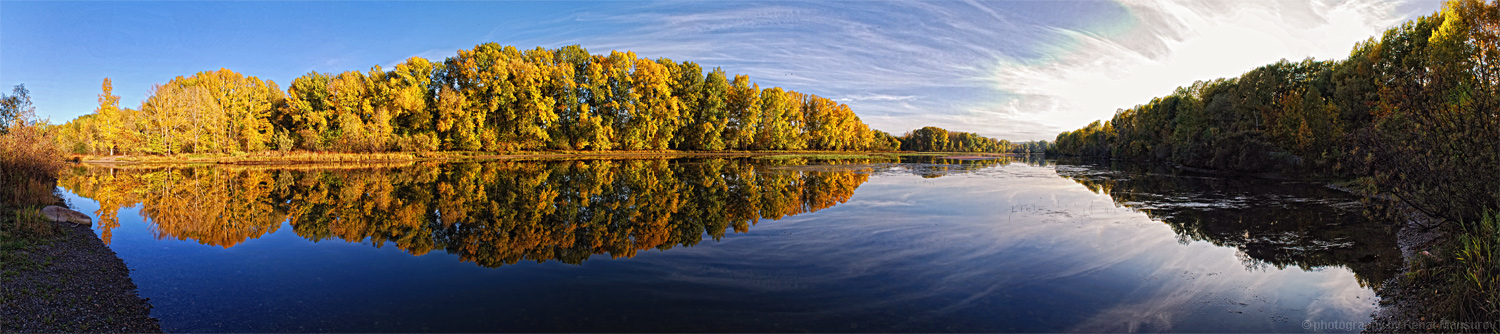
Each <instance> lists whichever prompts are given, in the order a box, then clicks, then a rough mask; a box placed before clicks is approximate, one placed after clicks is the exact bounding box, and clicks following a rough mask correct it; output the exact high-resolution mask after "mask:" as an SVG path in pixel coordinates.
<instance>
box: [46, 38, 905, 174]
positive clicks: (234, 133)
mask: <svg viewBox="0 0 1500 334" xmlns="http://www.w3.org/2000/svg"><path fill="white" fill-rule="evenodd" d="M704 72H705V71H704V70H703V69H702V68H701V67H700V66H699V65H698V64H696V63H693V62H691V61H688V62H681V63H679V62H676V61H673V60H670V59H666V58H658V59H656V60H651V59H646V58H640V57H637V56H636V55H635V54H634V53H632V52H618V51H612V52H610V53H609V55H608V56H605V55H592V54H590V53H589V52H588V51H587V50H585V49H584V48H583V47H580V46H576V45H574V46H566V47H562V48H559V49H544V48H540V47H539V48H535V49H531V50H520V49H517V48H515V47H511V46H501V45H498V44H495V43H486V44H482V45H478V46H476V47H475V48H474V49H473V50H459V51H458V54H457V55H454V56H452V57H448V58H447V59H445V60H443V61H442V62H430V61H428V60H427V59H425V58H420V57H413V58H411V59H408V60H406V61H405V62H403V63H401V64H397V65H396V66H395V68H392V69H389V70H387V69H383V68H381V67H379V66H376V67H374V68H372V69H370V70H369V71H348V72H343V73H339V74H327V73H316V72H314V73H308V74H306V75H303V76H302V77H299V78H296V79H295V80H293V81H292V83H291V86H290V87H287V89H286V90H285V91H283V90H281V89H280V88H279V87H278V86H277V85H276V83H274V82H271V81H270V80H262V79H259V78H256V77H253V76H244V75H241V74H239V73H235V72H233V71H230V70H228V69H221V70H218V71H209V72H199V73H197V74H194V75H192V76H187V77H177V78H175V79H172V80H171V81H169V82H167V83H166V84H161V85H157V86H155V87H154V88H153V89H152V91H151V93H150V95H149V97H148V98H147V99H146V100H145V101H144V102H143V103H142V104H141V105H140V106H139V107H136V108H120V106H119V97H118V96H115V95H113V92H112V86H111V83H110V81H109V79H105V81H104V84H103V93H101V94H100V95H99V108H98V109H97V110H96V112H95V113H93V114H90V115H85V116H82V117H79V118H77V119H75V120H72V121H70V122H68V123H67V124H65V125H63V131H62V132H61V134H62V136H63V138H62V139H63V143H64V144H65V145H66V146H67V149H69V150H71V151H73V152H79V153H96V154H117V153H121V152H126V153H145V154H176V153H233V152H255V151H264V150H290V149H303V150H311V151H342V152H382V151H435V150H462V151H481V150H482V151H511V150H542V149H555V150H661V149H678V150H896V149H898V148H899V145H900V143H899V142H898V140H897V139H896V137H894V136H892V135H890V134H888V133H885V132H881V131H878V130H871V129H870V128H869V126H868V125H866V124H865V123H864V122H862V121H860V119H859V117H858V116H856V115H855V114H854V112H853V111H852V110H850V109H849V106H847V105H844V104H840V103H837V102H835V101H833V100H831V99H828V98H824V97H820V96H817V95H811V94H804V93H798V92H794V91H789V90H784V89H781V88H774V87H773V88H768V89H761V87H760V86H759V85H757V84H754V83H751V82H750V79H749V77H747V76H745V75H734V76H732V77H731V76H729V75H727V74H725V73H724V71H723V70H720V69H717V68H715V69H713V70H711V71H707V73H706V74H705V73H704Z"/></svg>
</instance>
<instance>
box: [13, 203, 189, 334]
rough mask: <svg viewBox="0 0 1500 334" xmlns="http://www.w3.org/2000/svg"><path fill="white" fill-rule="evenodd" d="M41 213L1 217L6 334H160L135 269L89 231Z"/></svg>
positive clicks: (27, 211) (32, 211)
mask: <svg viewBox="0 0 1500 334" xmlns="http://www.w3.org/2000/svg"><path fill="white" fill-rule="evenodd" d="M59 202H60V201H59ZM58 204H61V203H58ZM35 210H36V209H35V208H19V209H18V208H12V207H9V206H7V207H6V208H5V210H0V211H4V212H0V213H3V214H4V217H5V219H6V222H5V228H6V230H5V240H4V242H3V253H0V259H3V264H4V271H3V281H4V284H3V285H0V296H3V301H4V302H3V306H0V316H3V319H4V321H3V322H0V332H6V333H12V332H21V333H28V332H31V333H61V332H128V333H145V332H161V328H160V326H159V325H158V323H157V321H156V319H153V318H151V305H150V304H148V303H147V302H146V300H145V299H142V298H140V297H139V296H138V295H137V294H136V286H135V283H134V282H132V281H131V279H130V269H129V268H127V267H126V266H125V262H124V261H122V260H120V258H119V257H118V256H116V255H115V252H114V251H112V250H110V249H109V247H107V246H105V245H104V242H102V241H100V240H99V237H98V236H97V235H96V234H95V233H94V231H93V230H92V229H91V228H90V226H88V225H75V224H72V223H59V222H52V221H48V220H46V219H43V218H42V217H40V215H39V214H38V213H37V212H36V211H35Z"/></svg>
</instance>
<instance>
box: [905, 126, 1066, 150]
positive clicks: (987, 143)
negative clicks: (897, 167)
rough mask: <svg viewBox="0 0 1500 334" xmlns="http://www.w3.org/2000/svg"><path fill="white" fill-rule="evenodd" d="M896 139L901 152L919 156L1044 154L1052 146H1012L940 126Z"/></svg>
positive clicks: (1038, 143) (1039, 143)
mask: <svg viewBox="0 0 1500 334" xmlns="http://www.w3.org/2000/svg"><path fill="white" fill-rule="evenodd" d="M896 139H897V140H898V141H900V143H901V145H900V147H901V150H903V151H916V152H987V153H1044V152H1045V151H1046V148H1047V147H1048V146H1049V145H1050V144H1048V143H1047V141H1046V140H1041V141H1028V142H1020V143H1012V142H1010V141H1009V140H1004V139H995V138H989V137H984V136H980V135H978V134H975V133H970V132H961V131H948V130H947V129H943V128H940V127H936V126H926V127H922V128H921V129H916V130H912V131H910V132H907V133H905V134H902V135H901V136H900V137H897V138H896Z"/></svg>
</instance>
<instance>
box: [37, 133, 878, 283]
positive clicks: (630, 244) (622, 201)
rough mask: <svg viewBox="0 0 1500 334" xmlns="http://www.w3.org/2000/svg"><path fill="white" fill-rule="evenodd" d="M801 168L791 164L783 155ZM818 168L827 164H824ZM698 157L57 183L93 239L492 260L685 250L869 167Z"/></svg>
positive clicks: (81, 173)
mask: <svg viewBox="0 0 1500 334" xmlns="http://www.w3.org/2000/svg"><path fill="white" fill-rule="evenodd" d="M796 163H803V162H796ZM825 163H829V162H825ZM785 164H788V163H786V162H757V163H751V162H749V161H746V160H725V159H708V160H696V161H667V160H618V161H609V160H593V161H544V162H484V163H474V162H469V163H441V164H420V165H405V166H385V167H367V168H342V169H341V168H250V167H183V168H149V169H114V168H78V169H74V170H73V171H72V172H71V173H70V175H65V176H64V177H63V178H62V180H61V181H60V184H62V185H63V186H64V187H65V188H67V189H69V190H70V191H73V192H74V193H77V194H79V195H81V196H84V197H89V198H94V199H96V200H98V201H99V202H100V206H101V210H100V211H98V212H96V213H95V214H96V215H97V216H98V217H99V220H100V224H101V229H102V230H103V234H104V236H105V237H104V238H105V240H106V242H107V241H108V240H109V235H110V230H112V229H113V228H115V227H117V226H118V225H119V223H118V218H117V217H116V215H117V212H118V210H119V209H120V208H123V207H128V206H134V205H136V204H139V205H140V206H141V215H142V216H144V217H145V218H146V219H148V221H149V222H150V223H151V224H153V225H154V226H155V229H154V230H155V233H157V237H158V238H166V237H171V238H176V239H178V240H189V239H191V240H196V241H198V242H199V243H202V244H207V245H216V246H222V247H225V248H228V247H232V246H234V245H237V244H239V243H242V242H244V241H246V240H249V239H254V238H259V237H260V236H262V235H265V234H268V233H272V232H275V231H276V230H277V228H279V227H280V226H281V222H283V221H287V222H288V223H289V225H290V226H291V228H292V229H293V231H294V232H295V233H296V234H297V235H299V236H302V237H304V238H307V239H308V240H312V241H321V240H329V239H339V240H345V241H349V242H360V241H365V240H369V241H370V242H371V243H373V244H374V245H376V247H380V246H382V245H384V244H386V243H387V242H390V243H392V244H394V245H395V246H396V247H398V248H401V249H403V250H405V251H407V252H410V253H412V254H416V255H420V254H425V253H427V252H430V251H432V250H435V249H441V250H444V251H446V252H449V253H453V254H457V255H459V256H460V257H461V258H463V259H464V260H466V261H474V262H476V263H478V264H480V265H482V266H487V267H497V266H501V265H505V264H512V263H516V262H518V261H522V260H531V261H539V262H540V261H549V260H556V261H562V262H565V263H575V264H576V263H580V262H582V261H584V260H585V259H587V258H588V257H589V256H592V255H594V254H609V255H610V256H611V257H615V258H618V257H631V256H634V255H635V253H636V252H637V251H639V250H646V249H652V248H655V249H669V248H672V247H676V246H679V245H682V246H692V245H695V244H697V243H699V242H700V241H702V239H703V238H704V236H705V235H706V236H708V237H710V238H713V239H715V240H718V239H719V238H722V237H723V236H724V234H725V233H726V231H727V230H729V229H733V230H734V231H736V232H744V231H747V230H748V229H749V227H750V225H752V224H754V223H755V222H757V221H759V220H760V219H772V220H776V219H781V218H783V217H787V216H791V215H796V214H800V213H806V212H814V211H818V210H821V209H824V208H828V207H831V206H833V205H836V204H838V203H843V202H845V201H848V200H849V197H850V196H852V195H853V194H854V190H855V188H857V187H859V185H860V184H862V183H864V182H865V181H866V180H867V179H868V178H869V174H870V172H871V171H872V169H871V167H869V166H868V165H859V164H856V165H851V166H846V167H842V168H818V169H805V170H798V169H785V168H775V167H776V165H785Z"/></svg>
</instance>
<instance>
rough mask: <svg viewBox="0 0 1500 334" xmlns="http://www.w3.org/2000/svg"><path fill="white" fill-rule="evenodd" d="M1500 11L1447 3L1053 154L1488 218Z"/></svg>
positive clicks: (1193, 92)
mask: <svg viewBox="0 0 1500 334" xmlns="http://www.w3.org/2000/svg"><path fill="white" fill-rule="evenodd" d="M1497 27H1500V8H1497V5H1496V4H1495V3H1494V2H1493V1H1491V2H1485V1H1478V0H1464V1H1453V2H1449V3H1447V4H1446V5H1445V6H1444V8H1443V10H1442V11H1441V12H1439V13H1435V14H1433V15H1430V16H1426V17H1422V18H1419V19H1417V20H1415V21H1411V22H1407V23H1406V24H1403V25H1401V26H1399V27H1394V28H1391V29H1389V30H1387V31H1386V32H1385V34H1384V36H1382V37H1381V38H1380V39H1379V40H1376V39H1374V38H1371V39H1369V40H1366V41H1364V42H1361V43H1357V44H1356V45H1355V46H1354V49H1353V51H1352V52H1350V55H1349V58H1347V59H1343V60H1329V61H1314V60H1311V59H1308V60H1303V61H1301V62H1288V61H1285V60H1282V61H1280V62H1277V63H1275V64H1270V65H1266V66H1262V67H1260V68H1256V69H1254V70H1251V71H1249V72H1246V73H1245V74H1243V75H1241V76H1240V77H1238V78H1226V79H1217V80H1212V81H1206V82H1202V81H1200V82H1196V83H1194V84H1193V85H1192V86H1188V87H1182V88H1178V89H1177V91H1176V92H1174V93H1173V94H1171V95H1168V96H1165V97H1160V98H1156V99H1152V100H1151V102H1150V103H1147V104H1144V105H1139V106H1136V107H1134V108H1130V109H1126V110H1120V111H1118V112H1116V113H1115V116H1114V118H1113V119H1110V120H1109V121H1106V122H1098V121H1095V122H1093V123H1092V124H1089V125H1088V126H1086V127H1084V128H1081V129H1078V130H1074V131H1068V132H1063V133H1062V134H1059V135H1058V136H1057V140H1056V142H1055V144H1056V148H1055V150H1054V151H1053V152H1054V153H1060V154H1063V155H1079V156H1100V157H1112V158H1123V159H1139V160H1158V161H1167V162H1172V163H1176V164H1179V165H1186V166H1192V167H1201V168H1212V169H1219V170H1232V171H1243V172H1281V173H1313V174H1322V175H1325V176H1336V177H1345V178H1363V181H1365V184H1366V185H1368V186H1372V187H1378V188H1379V189H1378V191H1380V192H1382V193H1387V194H1391V195H1393V196H1395V197H1397V198H1398V199H1399V200H1400V201H1402V202H1405V203H1406V204H1410V205H1411V206H1413V207H1415V208H1417V209H1420V210H1422V211H1424V212H1426V213H1428V214H1430V215H1432V216H1435V217H1442V218H1447V219H1449V220H1453V221H1466V220H1467V221H1472V220H1476V219H1478V218H1479V216H1480V215H1481V213H1482V212H1483V210H1485V208H1490V209H1493V208H1500V191H1497V189H1500V48H1497V47H1500V28H1497Z"/></svg>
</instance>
